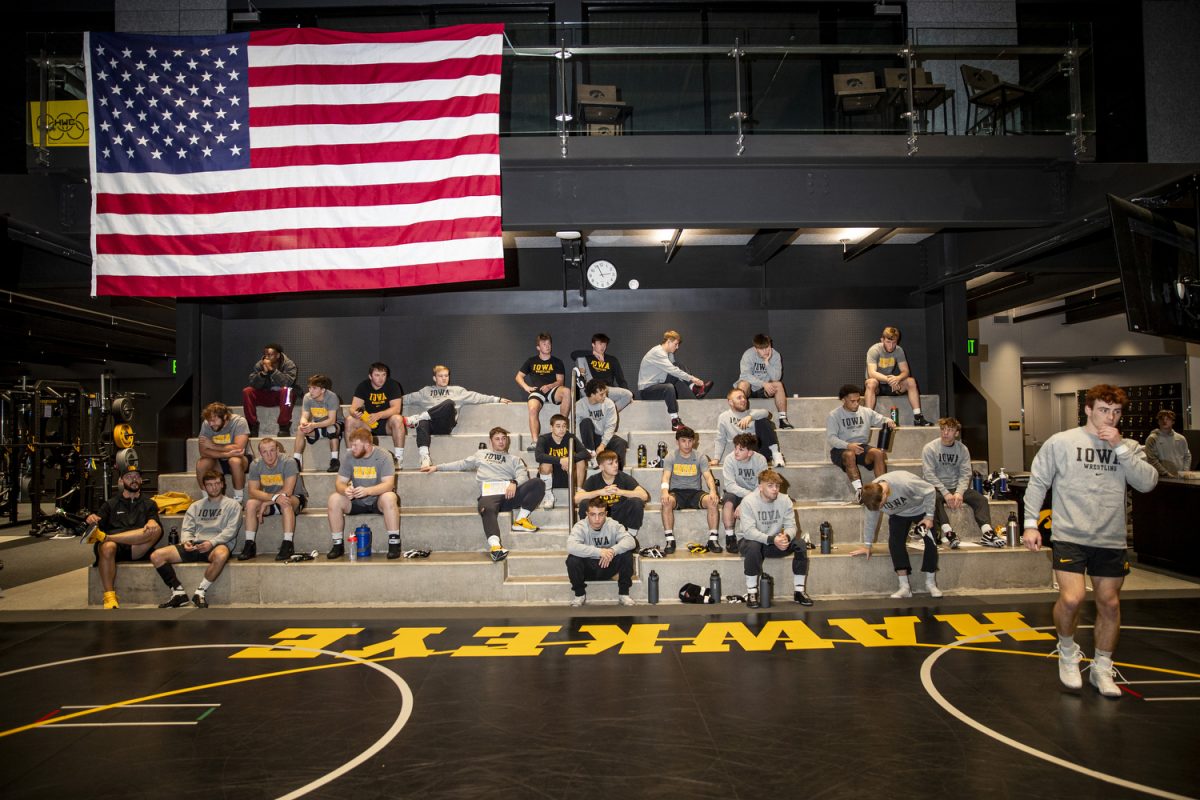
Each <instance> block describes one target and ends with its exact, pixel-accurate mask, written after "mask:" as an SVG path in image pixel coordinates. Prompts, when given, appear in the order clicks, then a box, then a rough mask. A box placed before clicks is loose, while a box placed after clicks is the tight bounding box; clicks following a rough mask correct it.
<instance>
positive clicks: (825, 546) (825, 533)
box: [820, 520, 833, 556]
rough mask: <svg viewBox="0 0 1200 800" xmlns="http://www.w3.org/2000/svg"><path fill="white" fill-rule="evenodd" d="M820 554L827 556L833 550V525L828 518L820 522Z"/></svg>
mask: <svg viewBox="0 0 1200 800" xmlns="http://www.w3.org/2000/svg"><path fill="white" fill-rule="evenodd" d="M820 530H821V555H823V556H827V555H829V554H830V552H832V551H833V526H832V525H830V524H829V520H826V521H825V522H822V523H821V529H820Z"/></svg>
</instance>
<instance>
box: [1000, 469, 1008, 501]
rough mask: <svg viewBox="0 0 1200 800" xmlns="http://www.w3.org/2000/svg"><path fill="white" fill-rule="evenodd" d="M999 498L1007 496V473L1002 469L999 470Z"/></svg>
mask: <svg viewBox="0 0 1200 800" xmlns="http://www.w3.org/2000/svg"><path fill="white" fill-rule="evenodd" d="M1000 496H1001V497H1007V496H1008V473H1007V472H1005V471H1004V467H1001V468H1000Z"/></svg>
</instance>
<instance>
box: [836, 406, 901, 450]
mask: <svg viewBox="0 0 1200 800" xmlns="http://www.w3.org/2000/svg"><path fill="white" fill-rule="evenodd" d="M889 422H891V420H890V419H888V418H887V417H885V416H884V415H883V414H880V413H879V412H878V411H876V410H875V409H873V408H867V407H866V406H859V407H858V411H855V412H854V413H850V412H849V411H847V410H846V409H845V408H844V407H842V406H838V407H837V408H835V409H834V410H833V411H830V412H829V416H828V417H826V418H825V441H826V443H827V444H828V445H829V447H830V449H832V450H845V449H846V448H847V447H849V446H850V445H851V444H866V443H867V440H869V439H870V438H871V426H872V425H886V424H887V423H889Z"/></svg>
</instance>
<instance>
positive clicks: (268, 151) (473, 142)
mask: <svg viewBox="0 0 1200 800" xmlns="http://www.w3.org/2000/svg"><path fill="white" fill-rule="evenodd" d="M499 148H500V137H499V136H497V135H496V134H492V133H482V134H477V135H474V136H463V137H460V138H457V139H426V140H422V141H417V142H373V143H367V144H317V145H305V146H300V147H261V148H259V147H255V148H253V149H252V150H251V151H250V166H251V167H253V168H254V169H269V168H271V167H300V166H312V165H316V164H377V163H380V162H388V161H436V160H440V159H444V158H452V157H454V156H464V155H475V154H479V153H497V152H499Z"/></svg>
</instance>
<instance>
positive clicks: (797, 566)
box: [738, 537, 808, 576]
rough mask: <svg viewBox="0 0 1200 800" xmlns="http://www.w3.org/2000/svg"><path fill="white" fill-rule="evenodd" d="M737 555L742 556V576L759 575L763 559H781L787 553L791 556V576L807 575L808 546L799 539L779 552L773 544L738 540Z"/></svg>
mask: <svg viewBox="0 0 1200 800" xmlns="http://www.w3.org/2000/svg"><path fill="white" fill-rule="evenodd" d="M738 553H740V554H741V556H742V574H743V575H747V576H758V575H761V574H762V565H763V559H764V558H783V557H785V556H786V555H788V554H789V553H790V554H791V556H792V574H793V575H807V574H808V546H807V545H806V544H805V543H804V540H803V539H801V538H799V537H797V538H795V539H793V540H792V543H791V544H790V545H788V549H787V550H780V549H779V548H778V547H776V546H775V545H773V544H762V543H760V542H755V541H752V540H750V539H738Z"/></svg>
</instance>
